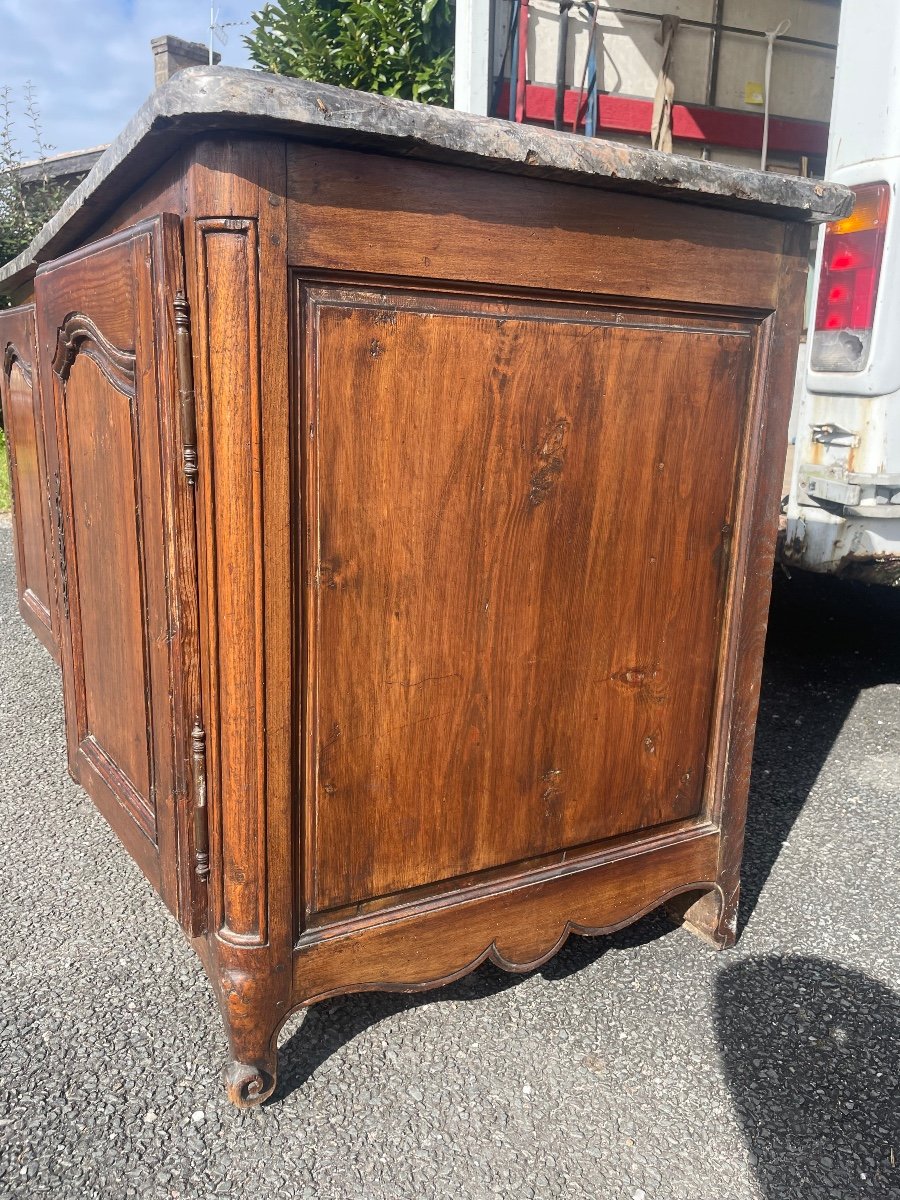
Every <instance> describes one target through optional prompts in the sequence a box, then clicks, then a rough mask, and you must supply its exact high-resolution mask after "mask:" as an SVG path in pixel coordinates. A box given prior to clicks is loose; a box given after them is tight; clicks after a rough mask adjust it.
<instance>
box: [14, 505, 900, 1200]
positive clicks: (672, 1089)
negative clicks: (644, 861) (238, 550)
mask: <svg viewBox="0 0 900 1200" xmlns="http://www.w3.org/2000/svg"><path fill="white" fill-rule="evenodd" d="M898 632H900V590H898V591H897V592H888V591H883V590H882V591H878V590H875V591H872V590H866V589H865V588H864V587H862V586H859V585H855V586H854V585H848V584H842V583H840V582H835V581H831V580H817V579H814V578H811V577H803V576H800V575H795V576H794V578H793V579H792V580H790V581H789V580H788V579H786V578H784V577H783V576H781V575H779V577H778V578H777V579H776V587H775V595H774V600H773V607H772V616H771V622H770V637H769V642H768V646H767V652H766V668H765V681H764V689H763V697H762V715H761V719H760V724H759V730H758V735H757V751H756V757H755V766H754V773H753V784H752V795H751V815H750V821H749V828H748V835H747V837H748V843H747V856H746V869H745V876H744V879H745V882H744V903H743V907H742V913H741V922H742V925H743V931H742V935H741V939H740V942H739V944H738V946H737V948H736V949H735V950H732V951H729V952H726V953H724V954H716V953H715V952H714V951H712V950H709V949H707V948H706V947H705V946H704V945H702V944H701V943H699V942H698V941H695V940H694V939H693V938H692V937H691V936H690V935H689V934H687V933H686V932H685V931H683V930H680V929H675V928H673V927H672V926H671V925H670V924H669V923H668V922H667V921H666V920H665V919H664V918H663V917H661V916H659V915H653V916H651V917H648V918H647V919H645V920H643V921H641V922H639V923H638V924H637V925H634V926H632V927H631V928H629V929H627V930H625V931H623V932H622V933H620V934H618V935H616V936H614V937H609V938H601V939H583V938H577V937H573V938H571V939H570V941H569V942H568V944H567V945H566V947H565V948H564V949H563V950H562V951H561V952H560V954H559V955H558V956H557V957H556V958H555V959H554V960H552V961H551V962H550V963H549V964H548V965H547V966H545V967H544V968H543V969H542V970H540V971H537V972H535V973H534V974H532V975H529V976H525V977H521V976H511V975H505V974H504V973H503V972H501V971H500V970H498V969H497V968H495V967H493V966H484V967H482V968H481V969H479V970H478V971H476V972H475V973H474V974H473V975H471V976H469V977H468V978H466V979H464V980H462V981H460V982H459V983H457V984H454V985H453V986H451V987H447V988H444V989H443V990H441V991H437V992H431V993H426V994H424V995H419V996H415V997H402V996H391V995H377V994H372V995H364V996H357V997H346V998H342V999H338V1000H333V1001H329V1002H326V1003H323V1004H321V1005H319V1006H317V1007H315V1008H313V1009H311V1010H310V1011H309V1012H308V1013H307V1014H306V1015H305V1016H297V1017H295V1018H293V1019H292V1021H291V1022H290V1024H289V1026H288V1028H287V1030H286V1032H285V1036H284V1039H283V1042H282V1078H281V1083H280V1085H279V1089H278V1091H277V1092H276V1095H275V1098H274V1100H273V1101H272V1102H270V1103H269V1104H267V1105H266V1106H265V1107H264V1108H262V1109H258V1110H255V1111H252V1112H249V1113H239V1112H237V1111H236V1110H234V1109H232V1108H231V1107H230V1106H229V1105H228V1103H227V1101H226V1100H225V1095H224V1092H223V1090H222V1088H221V1086H220V1083H219V1078H218V1077H219V1069H220V1066H221V1064H222V1062H223V1060H224V1057H225V1044H224V1038H223V1035H222V1030H221V1026H220V1023H219V1019H218V1016H217V1013H216V1009H215V1004H214V1001H213V999H212V995H211V993H210V989H209V987H208V985H207V983H206V980H205V977H204V975H203V972H202V970H201V967H200V964H199V962H198V961H197V960H196V959H195V957H194V956H193V954H192V952H191V951H190V950H189V948H188V946H187V944H186V942H185V941H184V939H183V938H182V936H181V934H180V932H179V930H178V928H177V926H176V925H175V922H174V921H173V920H172V919H171V918H170V917H169V916H168V915H167V913H166V912H165V910H164V909H163V907H162V904H161V903H160V902H159V901H158V900H157V898H156V896H155V895H154V893H153V892H152V890H151V888H150V886H149V885H148V884H147V883H146V882H145V881H144V879H143V877H142V875H141V874H140V872H139V871H138V869H137V868H136V867H135V866H134V864H133V863H131V862H130V861H129V859H128V858H127V856H126V855H125V854H124V853H123V852H122V851H121V850H120V848H119V847H118V845H117V844H116V841H115V838H114V837H113V835H112V834H111V832H110V831H109V829H108V828H107V826H106V825H105V824H104V822H103V820H102V818H101V817H100V816H99V814H98V813H97V812H96V811H95V809H94V808H93V806H92V805H91V803H90V801H89V800H88V799H87V797H86V796H85V795H84V794H83V793H82V792H81V790H80V789H79V788H77V787H76V786H75V785H74V784H73V783H72V782H71V780H70V779H69V778H68V775H67V774H66V768H65V754H64V744H63V724H62V704H61V698H60V685H59V677H58V673H57V670H56V668H55V666H54V665H53V663H52V662H51V660H50V658H49V657H48V656H47V654H46V653H45V651H44V650H43V649H42V648H41V646H40V645H39V644H38V642H37V641H36V640H35V639H34V638H33V637H32V635H31V634H30V633H29V631H28V630H27V628H26V627H25V626H24V625H23V624H22V622H21V621H20V619H19V616H18V613H17V611H16V608H15V602H14V585H13V561H12V549H11V536H10V530H9V527H8V524H3V523H0V862H2V883H0V956H2V971H0V1197H3V1198H4V1200H5V1198H6V1197H18V1196H44V1195H46V1196H52V1197H54V1198H55V1200H68V1198H70V1197H72V1198H74V1197H78V1198H79V1200H81V1198H82V1197H84V1198H87V1197H102V1198H103V1200H110V1198H112V1200H120V1198H124V1197H141V1198H142V1200H163V1198H166V1200H169V1198H179V1197H184V1198H190V1200H194V1198H200V1200H204V1198H206V1197H217V1196H233V1197H241V1200H244V1198H245V1197H253V1200H270V1198H271V1200H275V1198H276V1197H278V1198H279V1200H290V1198H292V1197H303V1198H305V1200H312V1198H315V1200H432V1198H435V1200H436V1198H439V1197H440V1198H444V1197H446V1198H451V1197H452V1198H453V1200H487V1198H489V1197H491V1198H492V1197H503V1198H505V1200H513V1198H515V1200H529V1198H537V1200H544V1198H545V1197H546V1198H550V1197H554V1198H555V1197H560V1198H562V1197H565V1198H566V1200H578V1198H582V1197H589V1198H590V1200H601V1198H603V1200H605V1198H606V1197H610V1198H613V1200H750V1198H751V1197H752V1198H754V1200H855V1198H857V1197H860V1198H862V1197H866V1198H870V1197H871V1198H878V1200H883V1198H892V1197H898V1198H900V1092H898V1086H900V1085H898V1080H900V1069H898V1068H900V944H898V936H900V935H898V913H900V871H898V858H900V852H898V845H900V637H898Z"/></svg>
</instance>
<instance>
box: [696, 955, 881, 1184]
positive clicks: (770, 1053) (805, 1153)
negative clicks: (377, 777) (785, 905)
mask: <svg viewBox="0 0 900 1200" xmlns="http://www.w3.org/2000/svg"><path fill="white" fill-rule="evenodd" d="M715 1019H716V1027H717V1033H718V1038H719V1043H720V1047H721V1053H722V1060H723V1064H724V1069H725V1075H726V1079H727V1082H728V1086H729V1088H730V1091H731V1096H732V1100H733V1102H734V1105H735V1109H736V1111H737V1113H738V1115H739V1117H740V1120H741V1123H742V1125H743V1128H744V1133H745V1136H746V1138H747V1143H748V1145H749V1147H750V1151H751V1158H750V1162H751V1164H752V1165H753V1170H754V1171H755V1174H756V1177H757V1181H758V1183H759V1187H760V1191H761V1194H762V1195H763V1196H764V1197H766V1200H786V1198H787V1197H790V1200H832V1198H833V1200H856V1198H857V1197H858V1198H859V1200H863V1197H865V1198H866V1200H874V1198H875V1197H878V1198H879V1200H888V1198H896V1197H900V997H898V996H897V995H896V994H895V993H894V992H892V991H890V990H889V989H888V988H886V987H884V986H883V985H882V984H880V983H877V982H876V981H875V980H873V979H870V978H869V977H868V976H866V975H863V974H861V973H859V972H857V971H853V970H849V969H848V968H846V967H842V966H839V965H838V964H837V963H833V962H829V961H827V960H824V959H819V958H808V957H801V956H794V955H788V956H784V957H774V956H773V957H771V958H769V957H766V958H752V959H744V960H742V961H737V962H733V963H730V964H728V965H727V966H726V967H725V969H724V970H723V971H722V972H721V973H720V974H719V975H718V977H717V980H716V988H715Z"/></svg>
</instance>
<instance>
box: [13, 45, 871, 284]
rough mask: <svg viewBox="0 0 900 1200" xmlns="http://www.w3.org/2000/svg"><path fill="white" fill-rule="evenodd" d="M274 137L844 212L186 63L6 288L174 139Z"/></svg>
mask: <svg viewBox="0 0 900 1200" xmlns="http://www.w3.org/2000/svg"><path fill="white" fill-rule="evenodd" d="M222 130H234V131H236V132H237V131H240V132H244V133H252V132H258V133H276V134H281V135H282V136H285V137H296V138H302V139H304V140H308V141H317V142H324V143H328V144H332V145H343V146H357V147H360V148H363V149H367V150H374V151H378V152H381V153H385V154H398V155H403V156H405V157H411V158H416V159H421V160H423V161H430V162H449V163H459V164H465V165H468V166H472V167H476V168H480V169H482V170H490V171H501V172H504V173H506V174H518V175H527V176H530V177H532V178H539V179H555V180H560V181H564V182H568V183H576V184H579V185H581V186H585V187H600V188H607V189H609V188H615V189H617V190H619V191H626V192H634V193H638V194H643V195H657V196H667V197H669V198H671V199H682V200H690V201H693V202H695V203H702V204H706V205H714V206H716V207H724V208H733V209H737V210H740V211H744V212H753V213H760V214H762V215H769V216H774V217H779V218H781V219H782V220H791V221H805V222H815V221H826V220H833V219H836V218H839V217H841V216H844V215H846V214H847V213H848V212H849V211H850V209H851V208H852V203H853V195H852V193H851V192H850V191H849V190H848V189H847V188H844V187H841V186H839V185H837V184H832V183H825V182H823V181H821V180H813V179H802V178H799V177H796V176H790V175H780V174H777V173H775V172H761V171H755V170H745V169H743V168H737V167H729V166H724V165H722V164H720V163H711V162H703V161H700V160H697V159H692V158H687V157H685V156H683V155H678V154H663V153H660V152H659V151H655V150H649V149H648V150H645V149H642V148H638V147H634V146H627V145H624V144H623V143H619V142H611V141H606V140H604V139H601V138H587V137H583V136H581V135H579V134H572V133H561V132H556V131H554V130H548V129H540V128H536V127H535V126H532V125H519V124H515V123H512V122H509V121H503V120H500V119H498V118H495V117H479V116H473V115H471V114H469V113H461V112H457V111H455V110H454V109H447V108H436V107H432V106H430V105H425V104H416V103H413V102H412V101H409V100H394V99H391V98H388V97H385V96H377V95H372V94H370V93H367V92H355V91H351V90H349V89H346V88H339V87H334V86H332V85H329V84H323V83H315V82H310V81H307V80H298V79H286V78H284V77H282V76H279V75H271V74H268V73H266V72H262V71H250V70H243V69H239V68H235V67H205V66H204V67H190V68H188V69H187V70H184V71H179V72H178V74H176V75H174V76H173V77H172V78H171V79H170V80H169V81H168V82H167V83H165V84H164V85H163V86H162V87H160V88H158V89H157V90H156V91H155V92H153V93H152V94H151V96H150V97H149V99H148V100H147V101H146V102H145V103H144V104H143V105H142V106H141V108H139V109H138V111H137V112H136V113H135V115H134V116H133V117H132V119H131V120H130V121H129V123H128V124H127V125H126V126H125V128H124V129H123V131H122V132H121V133H120V134H119V136H118V137H117V138H116V139H115V141H113V142H112V144H111V145H110V146H109V147H108V149H107V150H106V152H105V153H104V154H103V155H102V157H101V158H100V159H99V161H98V162H97V163H96V164H95V166H94V167H93V169H92V170H91V172H90V174H89V175H88V176H87V177H86V178H85V179H84V180H83V181H82V182H81V183H80V184H79V186H78V187H77V188H76V189H75V191H74V192H72V194H71V195H70V196H69V197H68V199H67V200H66V201H65V202H64V203H63V205H62V206H61V208H60V209H59V211H58V212H57V213H56V214H55V215H54V216H53V217H51V219H50V220H49V221H48V222H47V224H46V225H45V226H44V227H43V229H42V230H41V231H40V233H39V234H38V235H37V237H36V238H35V239H34V241H33V242H32V243H31V245H30V246H29V247H28V249H27V250H25V251H24V252H23V253H22V254H20V255H19V257H18V258H16V259H14V260H13V261H12V262H10V263H8V264H7V265H6V266H5V267H3V268H2V269H0V286H2V287H3V289H4V290H6V291H12V290H13V289H14V288H16V287H19V286H21V285H22V284H24V283H26V282H27V281H28V280H29V279H30V278H31V277H32V276H33V275H34V272H35V270H36V268H37V266H38V264H40V263H41V262H46V261H47V260H48V259H51V258H53V257H56V256H57V255H59V254H62V253H64V252H66V251H67V250H70V249H72V248H73V247H74V246H76V245H78V244H79V239H82V238H83V237H85V236H86V235H88V234H89V233H90V231H91V230H92V229H95V228H96V227H97V226H98V225H99V224H100V223H101V222H102V220H103V219H104V218H105V217H106V216H107V215H109V213H111V212H112V211H114V209H115V207H116V206H117V205H118V204H120V203H121V202H122V200H123V199H124V198H125V196H127V194H128V192H129V191H130V190H131V189H132V188H133V187H135V186H137V184H138V183H139V182H140V181H142V180H143V179H146V178H147V176H148V175H149V174H151V173H152V172H153V171H154V170H155V169H156V168H157V167H158V166H160V165H161V164H162V162H164V161H165V159H166V158H168V157H169V156H170V155H171V154H172V153H173V152H174V151H175V150H177V149H178V147H179V146H180V145H182V144H184V143H186V142H187V141H189V140H190V139H191V138H194V137H197V136H198V135H202V134H203V133H208V132H214V131H222Z"/></svg>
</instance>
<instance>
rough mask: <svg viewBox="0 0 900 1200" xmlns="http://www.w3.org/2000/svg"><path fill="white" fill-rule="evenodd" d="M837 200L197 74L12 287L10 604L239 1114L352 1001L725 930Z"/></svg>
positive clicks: (828, 192) (1, 278) (162, 102)
mask: <svg viewBox="0 0 900 1200" xmlns="http://www.w3.org/2000/svg"><path fill="white" fill-rule="evenodd" d="M848 206H849V194H848V193H847V192H846V191H845V190H844V189H841V188H836V187H832V186H829V185H824V184H820V183H814V182H812V181H805V180H798V179H789V178H786V177H780V176H775V175H766V176H762V175H757V174H755V173H752V172H750V173H748V172H737V171H733V170H729V169H728V168H724V167H719V166H715V165H712V164H708V163H699V162H691V161H689V160H686V159H680V158H677V157H666V156H663V155H658V154H654V153H652V152H648V151H642V150H636V149H633V148H628V147H624V146H613V145H611V144H608V143H604V142H601V141H587V140H585V139H580V138H576V137H573V136H569V135H561V134H555V133H551V132H546V131H541V130H536V129H526V128H521V127H516V126H511V125H508V124H506V123H505V122H500V121H492V120H486V119H481V118H475V117H469V116H465V115H461V114H457V113H452V112H444V111H440V110H433V109H427V108H424V107H420V106H418V105H413V104H406V103H402V102H399V101H391V100H385V99H382V98H379V97H373V96H364V95H359V94H356V93H352V92H345V91H342V90H340V89H335V88H328V87H324V86H320V85H316V84H308V83H296V82H291V81H286V80H281V79H275V78H273V77H270V76H265V75H262V74H259V73H250V72H241V71H234V70H226V69H221V68H220V69H206V68H198V69H196V70H191V71H186V72H183V73H182V74H179V75H178V76H177V77H176V78H175V79H174V80H172V81H171V82H170V83H169V84H167V85H166V86H165V87H164V88H163V89H161V90H160V91H159V92H158V93H156V94H155V95H154V96H153V97H152V98H151V100H150V101H148V103H147V104H146V105H145V106H144V108H143V109H142V110H141V111H140V112H139V113H138V115H137V116H136V117H135V118H134V120H133V121H132V122H131V123H130V124H129V126H128V127H127V128H126V130H125V131H124V133H123V134H122V136H121V137H120V138H119V139H118V141H117V142H115V143H114V144H113V146H112V147H111V148H110V149H109V150H108V151H107V153H106V155H105V156H104V157H103V159H101V161H100V163H98V165H97V167H95V169H94V171H93V172H92V173H91V175H90V176H89V177H88V179H87V180H86V181H85V183H84V184H82V185H81V187H80V188H79V189H78V191H77V192H76V193H75V194H74V195H73V197H71V198H70V200H69V201H67V203H66V204H65V205H64V207H63V209H62V210H61V212H60V214H59V215H58V216H57V217H56V218H55V219H54V221H52V222H51V223H50V225H49V226H48V227H47V228H46V229H45V230H44V232H43V233H42V235H41V236H40V237H39V238H38V240H37V241H36V242H35V244H34V245H33V246H32V247H31V249H30V250H29V251H28V252H27V253H26V254H25V255H23V256H22V258H20V259H19V260H17V261H16V262H15V263H13V264H11V265H10V266H9V267H7V268H6V270H5V272H3V274H2V275H0V290H7V291H9V290H12V291H13V292H14V293H15V295H16V297H17V298H19V299H21V300H22V302H23V304H22V306H21V307H19V308H18V309H15V310H12V311H11V312H8V313H5V314H2V315H0V338H2V347H0V348H2V351H3V354H4V375H3V403H4V409H5V412H6V421H7V428H8V430H9V433H10V444H11V447H12V456H13V462H14V468H15V469H14V481H15V498H16V544H17V547H18V563H19V571H20V575H19V578H20V583H21V589H22V594H23V602H22V603H23V611H24V612H25V614H26V616H29V618H30V619H32V622H33V624H34V625H35V627H36V629H37V631H38V632H39V633H40V634H41V636H43V637H44V638H45V640H47V641H48V642H51V639H52V636H53V631H56V630H58V633H59V647H60V660H61V665H62V677H63V688H64V695H65V710H66V729H67V738H68V755H69V767H70V770H71V772H72V774H73V775H74V777H75V779H76V780H78V781H79V782H80V783H81V784H82V785H83V786H84V787H85V788H86V789H87V791H88V792H89V793H90V795H91V796H92V797H93V799H94V801H95V802H96V804H97V806H98V807H99V808H100V810H101V811H102V812H103V814H104V815H105V817H106V818H107V820H108V821H109V822H110V824H111V825H112V826H113V828H114V829H115V831H116V833H117V834H118V836H119V838H120V839H121V841H122V843H123V844H124V846H125V847H126V849H127V850H128V851H129V853H130V854H131V855H132V856H133V857H134V858H135V859H136V861H137V862H138V863H139V865H140V867H141V868H142V870H143V871H144V872H145V874H146V875H147V877H148V878H149V879H150V881H151V883H152V884H153V885H154V887H156V888H157V889H158V891H159V892H160V894H161V896H162V898H163V900H164V901H165V902H166V904H167V905H168V906H169V908H170V909H171V910H172V912H173V913H174V914H175V915H176V916H177V918H178V920H179V921H180V922H181V924H182V926H183V927H184V929H185V931H186V933H187V934H188V936H189V937H190V938H191V939H192V941H193V944H194V946H195V947H196V949H197V952H198V953H199V955H200V956H201V958H202V960H203V962H204V964H205V967H206V969H207V971H208V974H209V977H210V980H211V982H212V985H213V988H214V990H215V992H216V995H217V997H218V999H219V1002H220V1005H221V1008H222V1012H223V1016H224V1019H225V1026H226V1029H227V1032H228V1036H229V1039H230V1043H231V1052H232V1062H231V1063H230V1065H229V1066H228V1067H227V1069H226V1082H227V1086H228V1089H229V1094H230V1095H231V1097H232V1099H233V1100H234V1101H235V1103H237V1104H240V1105H250V1104H254V1103H258V1102H260V1101H261V1100H263V1099H265V1098H266V1097H267V1096H268V1095H269V1094H270V1093H271V1091H272V1089H273V1088H274V1085H275V1078H276V1039H277V1034H278V1030H279V1028H280V1026H281V1025H282V1023H283V1021H284V1020H285V1018H286V1017H287V1015H288V1014H289V1013H290V1012H291V1011H293V1010H295V1009H296V1008H298V1007H300V1006H303V1005H308V1004H311V1003H313V1002H314V1001H317V1000H321V999H323V998H324V997H327V996H333V995H336V994H338V993H341V992H349V991H356V990H362V989H376V988H377V989H395V990H415V989H418V988H424V987H431V986H435V985H437V984H441V983H444V982H447V981H449V980H453V979H455V978H458V977H459V976H460V975H462V974H464V973H465V972H467V971H471V970H472V969H473V968H474V967H476V966H477V965H478V964H479V963H481V962H483V961H484V960H485V959H486V958H491V959H492V960H493V961H495V962H496V963H498V964H500V965H501V966H503V967H505V968H507V969H509V970H514V971H526V970H531V969H533V968H534V967H535V966H537V965H538V964H539V963H541V962H543V961H544V960H545V959H547V958H548V957H549V956H550V955H552V954H553V953H554V952H555V951H556V950H557V949H559V947H560V946H561V945H562V943H563V942H564V940H565V939H566V937H567V936H568V935H569V934H570V933H571V932H576V933H582V934H586V933H604V932H608V931H611V930H614V929H617V928H619V927H620V926H622V925H624V924H626V923H628V922H630V921H634V920H636V919H637V918H638V917H640V916H641V915H643V914H644V913H646V912H648V911H649V910H650V909H652V908H654V907H655V906H658V905H660V904H662V903H664V902H671V904H672V905H674V906H675V907H677V908H678V910H679V911H680V913H681V914H682V916H683V919H684V921H685V922H686V923H687V925H688V926H689V927H690V928H692V929H693V930H694V931H696V932H697V933H699V934H701V935H702V936H704V937H705V938H707V939H708V940H709V941H710V942H712V943H713V944H714V945H716V946H719V947H722V946H727V945H729V944H730V943H731V942H733V940H734V937H735V916H736V909H737V903H738V894H739V878H740V874H739V873H740V859H741V851H742V840H743V828H744V815H745V805H746V798H747V788H748V780H749V771H750V754H751V748H752V741H753V730H754V722H755V717H756V707H757V692H758V685H759V677H760V666H761V658H762V650H763V640H764V635H765V622H766V608H767V601H768V594H769V576H770V571H771V565H772V551H773V544H774V535H775V526H776V520H777V511H778V500H779V488H780V482H781V472H782V468H783V462H784V451H785V444H786V430H787V419H788V410H789V406H790V396H791V387H792V380H793V371H794V362H795V354H796V349H797V341H798V333H799V323H800V319H801V311H802V305H803V295H804V284H805V277H806V268H807V249H808V240H809V230H810V227H811V225H812V223H813V222H814V221H815V220H821V219H825V218H828V217H833V216H840V215H842V214H844V213H845V212H846V211H848ZM35 329H36V333H35V332H34V331H35ZM48 561H49V564H50V565H49V567H48V566H47V563H48Z"/></svg>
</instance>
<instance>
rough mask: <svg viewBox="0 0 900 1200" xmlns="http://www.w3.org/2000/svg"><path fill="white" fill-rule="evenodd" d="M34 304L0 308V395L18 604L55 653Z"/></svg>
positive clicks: (47, 510) (48, 520)
mask: <svg viewBox="0 0 900 1200" xmlns="http://www.w3.org/2000/svg"><path fill="white" fill-rule="evenodd" d="M34 337H35V332H34V305H32V304H29V305H24V306H23V307H21V308H13V309H9V310H8V311H7V312H4V313H0V359H2V364H3V365H2V374H0V397H2V401H3V415H4V428H5V430H6V439H7V449H8V452H9V467H10V482H11V484H12V495H13V507H14V511H15V522H14V526H13V528H14V542H15V552H16V574H17V578H18V589H19V609H20V611H21V613H22V617H23V618H24V620H25V621H26V622H27V623H28V625H29V626H30V627H31V629H33V630H34V632H35V633H36V634H37V636H38V637H39V638H40V639H41V641H42V642H43V643H44V645H45V646H46V647H47V649H48V650H49V651H50V653H51V654H53V655H54V657H56V656H58V653H59V651H58V648H57V644H56V631H55V619H54V612H53V609H54V604H53V587H52V576H51V571H50V562H49V557H48V554H49V547H50V538H51V537H52V530H53V526H52V523H51V519H50V512H49V508H48V491H47V466H46V461H45V456H44V420H43V415H42V412H41V390H40V382H39V379H38V373H37V364H36V354H35V341H34Z"/></svg>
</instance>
